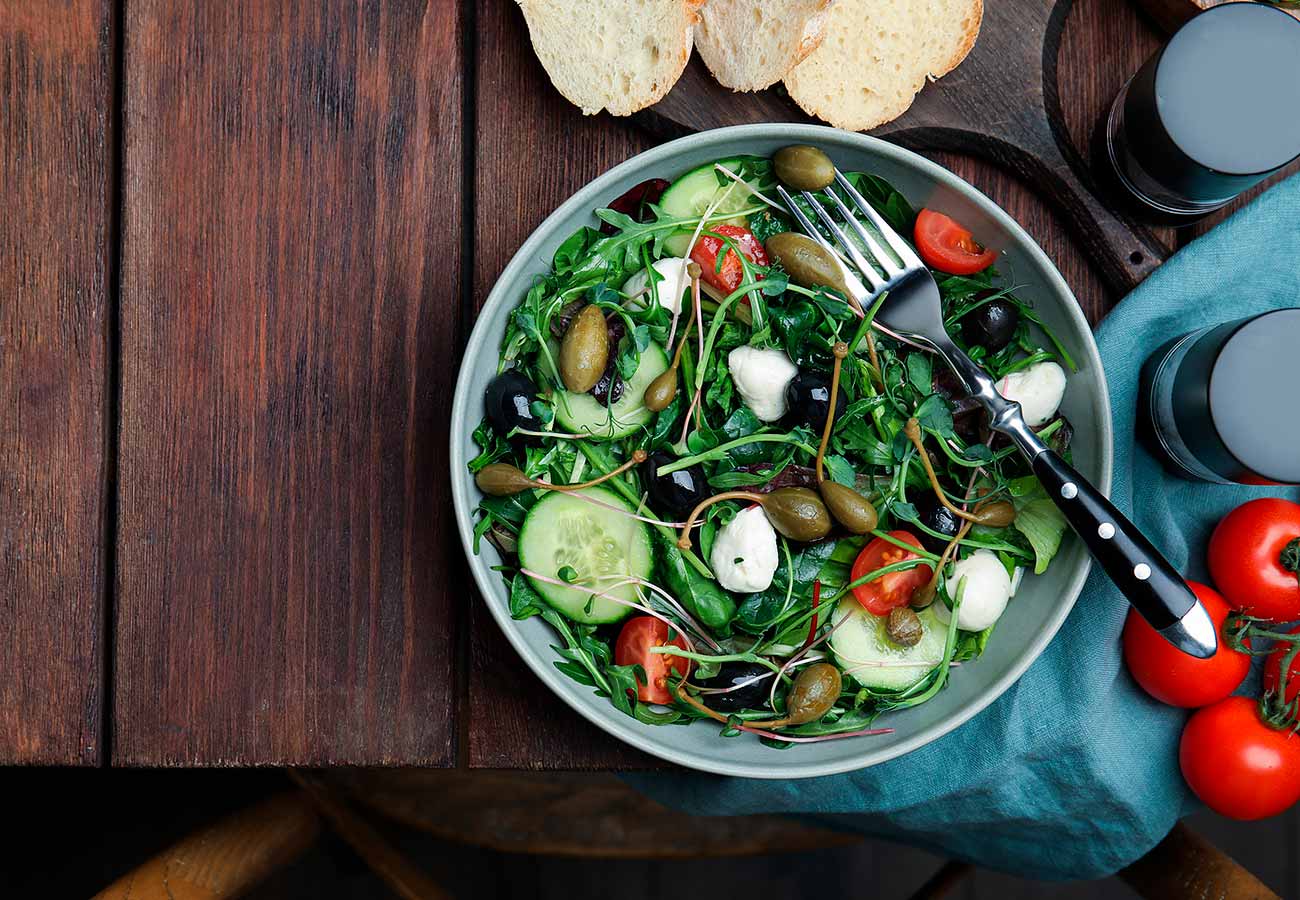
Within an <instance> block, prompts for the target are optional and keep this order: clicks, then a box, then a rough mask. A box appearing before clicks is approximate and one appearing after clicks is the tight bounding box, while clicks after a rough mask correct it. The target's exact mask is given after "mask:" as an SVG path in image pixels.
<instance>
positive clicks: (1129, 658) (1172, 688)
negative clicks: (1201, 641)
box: [1124, 581, 1250, 708]
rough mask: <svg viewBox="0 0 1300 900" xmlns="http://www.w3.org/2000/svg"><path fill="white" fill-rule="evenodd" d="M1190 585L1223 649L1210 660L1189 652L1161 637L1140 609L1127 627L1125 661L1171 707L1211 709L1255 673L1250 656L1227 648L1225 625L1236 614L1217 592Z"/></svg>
mask: <svg viewBox="0 0 1300 900" xmlns="http://www.w3.org/2000/svg"><path fill="white" fill-rule="evenodd" d="M1187 585H1188V587H1190V588H1191V589H1192V592H1193V593H1195V594H1196V596H1197V597H1198V598H1199V599H1200V601H1201V603H1202V604H1204V606H1205V610H1206V612H1208V613H1209V614H1210V618H1211V619H1213V620H1214V627H1215V628H1217V629H1218V630H1219V649H1218V650H1217V651H1215V653H1214V656H1212V657H1210V658H1209V659H1197V658H1196V657H1195V656H1192V655H1191V654H1189V653H1184V652H1183V651H1181V650H1179V649H1178V648H1177V647H1175V646H1174V645H1173V644H1171V643H1169V642H1168V641H1166V640H1165V639H1164V638H1162V637H1161V636H1160V633H1159V632H1157V631H1156V630H1155V629H1154V628H1152V627H1151V626H1150V625H1149V624H1147V620H1146V619H1144V618H1142V616H1141V615H1140V614H1139V613H1138V611H1137V610H1136V609H1130V610H1129V613H1128V621H1126V622H1125V623H1124V662H1125V664H1127V665H1128V670H1129V672H1130V673H1132V675H1133V678H1134V680H1135V681H1137V683H1138V684H1140V685H1142V688H1143V690H1145V691H1146V692H1147V693H1148V694H1150V695H1151V696H1152V697H1155V698H1156V699H1157V700H1159V701H1160V702H1161V703H1168V704H1169V705H1170V706H1183V707H1189V708H1191V707H1197V706H1209V705H1210V704H1211V703H1217V702H1218V701H1220V700H1222V699H1223V698H1224V697H1227V696H1228V695H1230V694H1231V693H1232V692H1233V691H1235V690H1236V689H1237V687H1238V686H1239V685H1240V684H1241V683H1242V681H1244V680H1245V678H1246V673H1247V672H1249V671H1250V657H1249V656H1247V655H1246V654H1244V653H1238V652H1237V651H1236V650H1233V649H1232V648H1231V647H1229V646H1228V642H1227V640H1225V639H1224V637H1223V623H1224V622H1225V621H1226V620H1227V618H1228V614H1229V613H1230V612H1231V611H1232V610H1231V608H1230V607H1229V606H1228V601H1227V600H1224V599H1223V598H1222V597H1220V596H1219V594H1218V592H1217V591H1215V590H1213V589H1212V588H1209V587H1206V586H1205V585H1203V584H1197V583H1196V582H1195V581H1189V582H1187Z"/></svg>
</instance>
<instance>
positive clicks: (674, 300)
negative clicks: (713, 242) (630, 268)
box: [623, 256, 691, 315]
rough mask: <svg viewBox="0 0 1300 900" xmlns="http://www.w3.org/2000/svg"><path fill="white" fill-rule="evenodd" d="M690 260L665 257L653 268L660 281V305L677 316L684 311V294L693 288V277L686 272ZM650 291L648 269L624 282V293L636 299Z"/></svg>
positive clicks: (655, 262) (657, 286) (658, 287)
mask: <svg viewBox="0 0 1300 900" xmlns="http://www.w3.org/2000/svg"><path fill="white" fill-rule="evenodd" d="M689 262H690V260H688V259H682V258H681V257H679V256H665V257H664V258H663V259H657V260H655V261H654V262H653V263H652V264H651V267H652V268H653V269H654V270H655V272H657V273H658V274H659V277H660V281H659V282H658V283H657V284H656V285H655V289H656V290H657V291H658V292H659V305H660V306H662V307H663V308H664V309H666V310H668V311H669V312H671V313H673V314H674V315H676V314H677V313H679V312H681V311H682V294H684V293H686V291H687V290H689V289H690V286H691V276H690V274H689V273H687V271H686V264H687V263H689ZM649 289H650V275H649V272H648V271H647V270H646V269H642V270H641V271H640V272H637V273H636V274H635V275H633V276H632V277H631V278H629V279H628V280H627V281H625V282H623V293H624V294H626V295H627V296H629V297H635V296H637V295H638V294H641V293H642V292H645V291H648V290H649Z"/></svg>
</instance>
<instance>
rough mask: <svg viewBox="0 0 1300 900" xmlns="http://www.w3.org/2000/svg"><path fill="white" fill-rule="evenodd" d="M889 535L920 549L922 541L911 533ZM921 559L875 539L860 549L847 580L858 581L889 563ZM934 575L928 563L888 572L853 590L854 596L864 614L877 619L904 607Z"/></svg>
mask: <svg viewBox="0 0 1300 900" xmlns="http://www.w3.org/2000/svg"><path fill="white" fill-rule="evenodd" d="M889 536H890V537H892V538H894V539H895V540H898V541H902V542H903V543H905V544H911V545H912V546H913V547H916V548H917V549H918V550H919V549H920V548H921V541H920V540H919V539H917V538H916V537H915V536H914V535H913V534H911V533H910V532H907V531H891V532H889ZM920 558H921V556H920V554H918V553H913V552H912V551H911V550H904V549H903V548H902V547H899V546H898V545H897V544H892V543H890V542H889V541H887V540H885V539H884V538H876V539H875V540H874V541H872V542H871V543H870V544H867V546H865V547H863V548H862V552H861V553H859V554H858V558H857V559H855V560H854V561H853V569H852V571H851V572H850V573H849V578H850V579H851V580H853V581H857V580H858V579H859V578H861V577H862V576H864V575H869V574H870V573H872V572H874V571H875V570H876V569H880V568H883V567H885V566H888V565H890V564H892V563H899V562H903V561H904V560H909V559H920ZM933 574H934V567H933V566H931V565H930V564H929V563H921V564H920V565H918V566H913V567H912V568H910V569H903V570H902V571H901V572H888V573H886V574H884V575H881V576H880V577H878V578H875V579H872V580H871V581H868V582H867V583H866V584H860V585H858V586H857V587H855V588H854V589H853V596H854V598H855V599H856V600H857V601H858V602H859V603H861V604H862V606H863V608H865V609H866V611H867V612H869V613H871V614H872V615H876V616H885V615H888V614H889V611H890V610H891V609H894V608H896V607H899V606H906V605H907V604H908V603H909V602H910V601H911V599H912V595H913V594H915V593H916V589H917V588H919V587H920V586H921V585H923V584H925V583H926V582H927V581H929V580H930V576H932V575H933Z"/></svg>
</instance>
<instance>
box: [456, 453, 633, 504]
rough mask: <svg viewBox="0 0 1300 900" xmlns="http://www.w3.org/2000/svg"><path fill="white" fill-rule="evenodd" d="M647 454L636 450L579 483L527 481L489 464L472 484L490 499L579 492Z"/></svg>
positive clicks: (513, 469)
mask: <svg viewBox="0 0 1300 900" xmlns="http://www.w3.org/2000/svg"><path fill="white" fill-rule="evenodd" d="M648 455H649V454H647V453H646V452H645V451H644V450H641V449H639V448H638V449H636V450H633V451H632V458H631V459H629V460H628V461H627V462H625V463H623V464H622V465H621V466H619V467H618V468H616V469H613V470H612V471H609V472H606V473H605V474H604V475H601V476H600V477H599V478H593V479H591V480H590V481H584V482H582V483H581V484H552V483H551V482H549V481H538V480H537V479H535V478H529V477H528V476H527V475H525V474H524V473H523V471H522V470H520V469H519V467H517V466H512V465H510V464H509V463H491V464H489V465H486V466H484V467H483V468H482V469H480V470H479V472H478V474H477V475H475V476H474V483H475V484H477V485H478V488H479V490H481V491H482V492H483V493H485V494H488V495H490V496H493V497H509V496H512V495H514V494H519V493H523V492H524V491H527V490H539V491H580V490H583V489H584V488H589V487H595V486H596V485H598V484H601V483H603V482H606V481H609V479H611V478H613V477H615V476H617V475H622V474H623V473H624V472H626V471H627V470H628V469H630V468H632V467H633V466H638V465H640V464H641V463H643V462H645V461H646V459H647V457H648Z"/></svg>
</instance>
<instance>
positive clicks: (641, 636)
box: [614, 616, 691, 705]
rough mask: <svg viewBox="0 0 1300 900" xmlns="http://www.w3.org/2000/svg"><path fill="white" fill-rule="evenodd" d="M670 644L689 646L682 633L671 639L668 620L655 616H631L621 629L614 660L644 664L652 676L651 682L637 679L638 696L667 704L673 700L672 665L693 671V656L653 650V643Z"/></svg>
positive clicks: (680, 671) (682, 671)
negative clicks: (670, 680) (673, 654)
mask: <svg viewBox="0 0 1300 900" xmlns="http://www.w3.org/2000/svg"><path fill="white" fill-rule="evenodd" d="M670 644H671V645H672V646H674V647H681V648H682V649H683V650H685V649H686V642H685V641H683V640H682V636H681V635H680V634H677V635H674V636H673V639H672V640H671V641H670V640H668V623H667V622H664V621H661V620H660V619H656V618H655V617H654V616H637V617H636V618H634V619H628V620H627V624H625V625H624V626H623V630H622V631H620V632H619V633H618V640H617V641H616V642H615V644H614V663H615V664H616V665H620V666H640V667H641V668H643V669H645V674H646V678H648V679H649V682H648V683H643V682H642V681H641V679H640V678H638V679H637V691H636V696H637V699H638V700H641V701H642V702H645V703H662V704H664V705H667V704H669V703H671V702H672V699H673V698H672V694H670V693H669V692H668V670H669V668H671V669H672V670H673V671H674V672H676V673H677V674H678V675H681V676H682V677H683V678H685V677H686V675H687V673H689V672H690V670H691V661H690V660H689V659H686V658H685V657H683V656H672V655H670V654H667V653H651V652H650V648H651V647H667V646H668V645H670ZM628 693H631V691H628Z"/></svg>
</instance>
